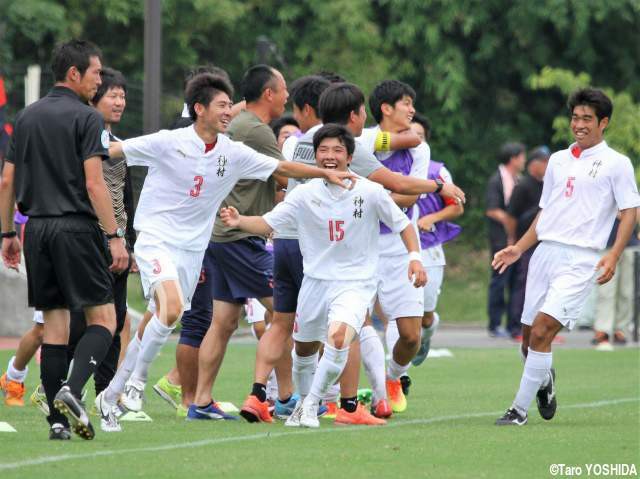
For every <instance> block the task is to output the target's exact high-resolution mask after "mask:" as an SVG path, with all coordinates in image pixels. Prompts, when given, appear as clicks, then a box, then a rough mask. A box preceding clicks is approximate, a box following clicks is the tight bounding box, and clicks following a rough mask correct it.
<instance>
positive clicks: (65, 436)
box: [49, 422, 71, 441]
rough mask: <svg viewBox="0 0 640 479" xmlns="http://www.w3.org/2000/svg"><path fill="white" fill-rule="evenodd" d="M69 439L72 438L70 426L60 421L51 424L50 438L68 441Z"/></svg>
mask: <svg viewBox="0 0 640 479" xmlns="http://www.w3.org/2000/svg"><path fill="white" fill-rule="evenodd" d="M69 439H71V431H70V430H69V426H65V425H64V424H60V423H59V422H57V423H55V424H52V425H51V429H50V430H49V440H52V441H68V440H69Z"/></svg>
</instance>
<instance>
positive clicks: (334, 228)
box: [329, 220, 344, 241]
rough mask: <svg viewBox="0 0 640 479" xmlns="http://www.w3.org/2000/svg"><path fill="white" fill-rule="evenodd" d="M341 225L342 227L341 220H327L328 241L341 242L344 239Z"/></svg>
mask: <svg viewBox="0 0 640 479" xmlns="http://www.w3.org/2000/svg"><path fill="white" fill-rule="evenodd" d="M342 225H344V221H342V220H336V221H334V220H329V241H341V240H342V239H343V238H344V230H343V229H342Z"/></svg>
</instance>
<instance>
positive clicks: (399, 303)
mask: <svg viewBox="0 0 640 479" xmlns="http://www.w3.org/2000/svg"><path fill="white" fill-rule="evenodd" d="M408 271H409V255H408V254H403V255H398V256H380V259H379V260H378V270H377V272H376V281H377V291H378V302H379V303H380V308H381V309H382V314H384V315H385V317H386V318H387V320H389V321H395V320H396V319H397V318H412V317H415V318H421V317H422V315H423V314H424V292H423V288H416V287H414V286H413V282H412V281H411V280H410V279H409V277H408Z"/></svg>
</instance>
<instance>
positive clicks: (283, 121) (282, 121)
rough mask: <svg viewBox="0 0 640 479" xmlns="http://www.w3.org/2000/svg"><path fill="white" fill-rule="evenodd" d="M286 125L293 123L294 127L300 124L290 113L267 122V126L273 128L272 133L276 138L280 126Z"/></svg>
mask: <svg viewBox="0 0 640 479" xmlns="http://www.w3.org/2000/svg"><path fill="white" fill-rule="evenodd" d="M286 125H293V126H295V127H296V128H300V125H298V122H297V121H296V119H295V118H294V117H293V116H292V115H290V114H285V115H282V116H281V117H280V118H276V119H275V120H273V121H272V122H271V123H269V126H270V127H271V129H272V130H273V134H274V135H275V136H276V138H278V135H279V134H280V130H282V127H283V126H286Z"/></svg>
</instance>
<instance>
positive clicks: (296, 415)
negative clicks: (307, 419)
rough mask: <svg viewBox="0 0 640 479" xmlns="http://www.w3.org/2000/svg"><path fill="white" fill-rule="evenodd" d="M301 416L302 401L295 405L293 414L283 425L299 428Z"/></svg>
mask: <svg viewBox="0 0 640 479" xmlns="http://www.w3.org/2000/svg"><path fill="white" fill-rule="evenodd" d="M301 416H302V400H300V401H298V402H297V403H296V407H294V408H293V412H292V413H291V415H290V416H289V417H288V418H287V420H286V421H285V423H284V425H285V426H287V427H300V417H301Z"/></svg>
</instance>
